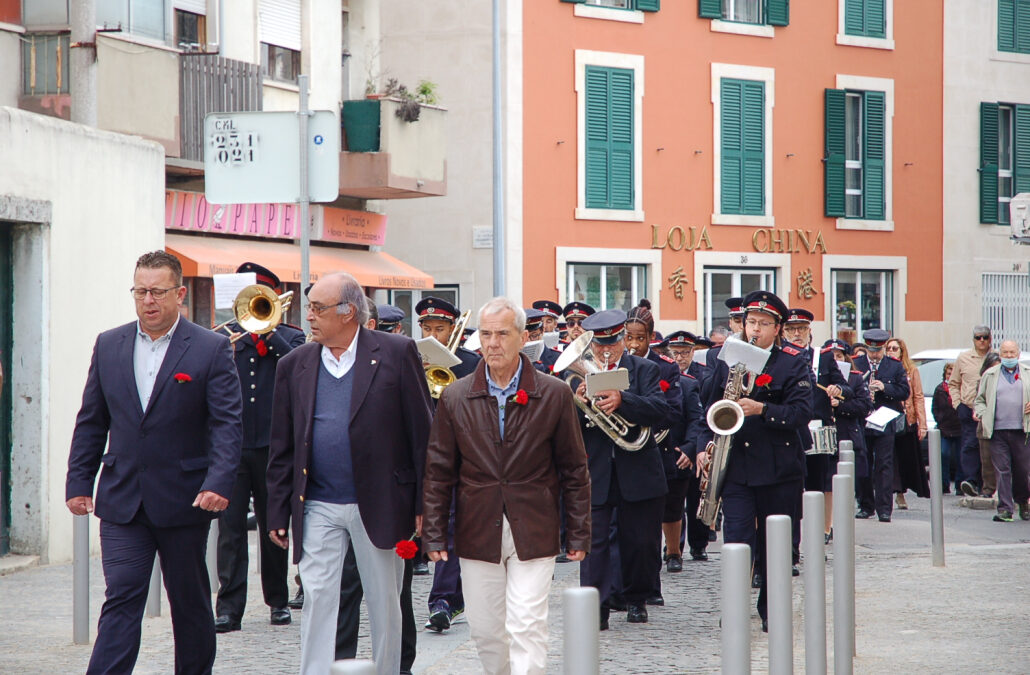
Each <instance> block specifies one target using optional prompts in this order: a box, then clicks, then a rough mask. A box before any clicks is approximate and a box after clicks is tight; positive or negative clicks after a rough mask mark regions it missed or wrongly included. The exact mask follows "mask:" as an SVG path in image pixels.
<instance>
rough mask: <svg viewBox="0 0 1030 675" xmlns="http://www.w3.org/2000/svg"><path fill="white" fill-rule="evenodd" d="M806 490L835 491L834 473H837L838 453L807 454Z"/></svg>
mask: <svg viewBox="0 0 1030 675" xmlns="http://www.w3.org/2000/svg"><path fill="white" fill-rule="evenodd" d="M805 466H806V468H807V471H806V474H805V490H809V491H812V492H833V474H835V473H837V455H836V454H833V455H805Z"/></svg>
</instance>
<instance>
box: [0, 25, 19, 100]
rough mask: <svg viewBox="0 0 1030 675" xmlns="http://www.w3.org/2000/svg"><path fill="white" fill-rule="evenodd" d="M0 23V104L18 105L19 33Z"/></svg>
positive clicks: (13, 27)
mask: <svg viewBox="0 0 1030 675" xmlns="http://www.w3.org/2000/svg"><path fill="white" fill-rule="evenodd" d="M3 26H8V24H0V106H3V105H6V106H11V107H17V106H18V92H19V91H21V33H18V32H15V30H14V29H15V28H16V27H15V26H10V28H11V29H12V30H7V29H5V28H4V27H3Z"/></svg>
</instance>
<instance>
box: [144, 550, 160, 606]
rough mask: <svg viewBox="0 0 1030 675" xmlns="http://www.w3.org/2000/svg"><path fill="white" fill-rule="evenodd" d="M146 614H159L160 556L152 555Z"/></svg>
mask: <svg viewBox="0 0 1030 675" xmlns="http://www.w3.org/2000/svg"><path fill="white" fill-rule="evenodd" d="M147 616H150V617H154V616H161V556H160V555H156V556H154V569H153V570H151V571H150V590H149V591H148V592H147Z"/></svg>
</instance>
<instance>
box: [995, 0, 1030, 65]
mask: <svg viewBox="0 0 1030 675" xmlns="http://www.w3.org/2000/svg"><path fill="white" fill-rule="evenodd" d="M998 51H999V52H1016V53H1019V54H1030V0H998Z"/></svg>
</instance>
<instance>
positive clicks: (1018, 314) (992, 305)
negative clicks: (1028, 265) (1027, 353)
mask: <svg viewBox="0 0 1030 675" xmlns="http://www.w3.org/2000/svg"><path fill="white" fill-rule="evenodd" d="M982 279H983V282H982V283H983V298H982V301H981V305H982V307H983V323H984V324H985V325H987V326H990V327H991V331H992V332H993V333H994V344H995V345H998V344H1001V341H1002V340H1015V341H1016V342H1018V343H1019V346H1020V347H1021V348H1022V349H1024V350H1025V349H1027V348H1028V347H1030V283H1028V280H1027V275H1026V274H1025V273H1022V274H1020V273H1004V272H990V273H985V274H984V275H983V277H982Z"/></svg>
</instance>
